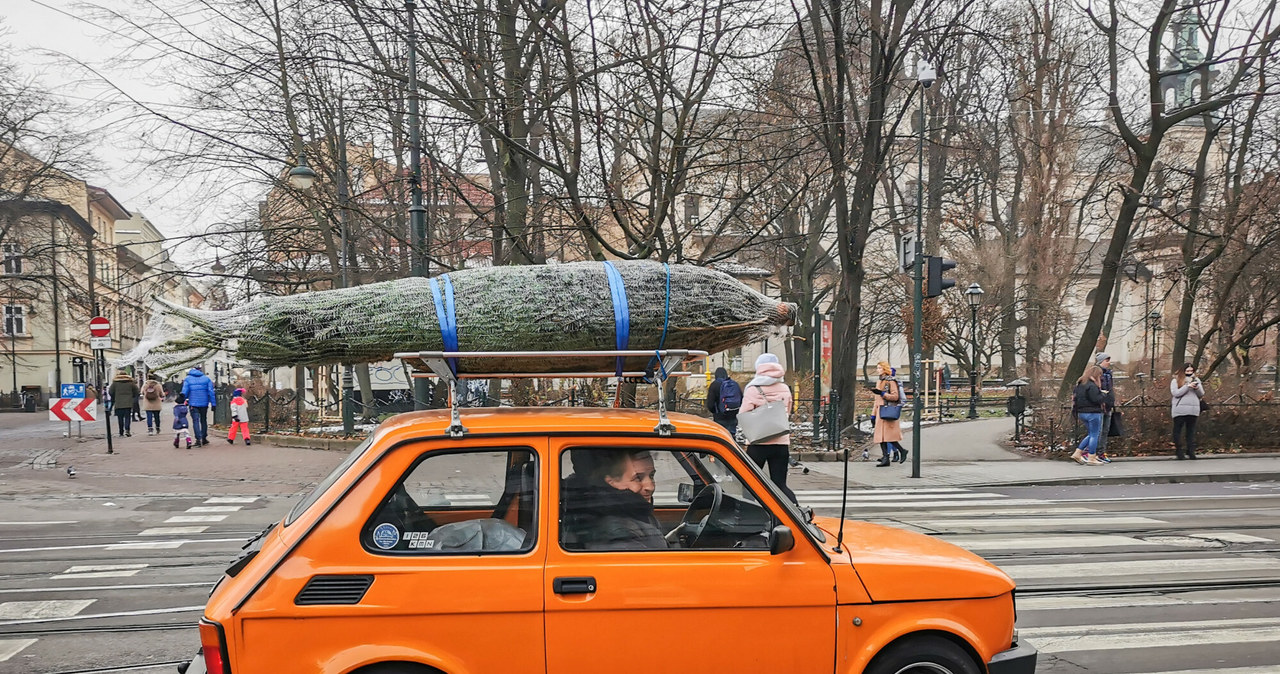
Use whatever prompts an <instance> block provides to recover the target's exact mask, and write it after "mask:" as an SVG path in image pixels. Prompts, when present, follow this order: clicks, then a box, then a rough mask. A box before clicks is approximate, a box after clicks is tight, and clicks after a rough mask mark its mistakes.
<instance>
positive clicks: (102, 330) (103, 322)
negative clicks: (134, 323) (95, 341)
mask: <svg viewBox="0 0 1280 674" xmlns="http://www.w3.org/2000/svg"><path fill="white" fill-rule="evenodd" d="M89 334H90V335H93V336H94V337H106V336H107V335H109V334H111V321H108V320H107V319H106V318H104V317H102V316H94V317H93V318H92V319H90V320H89Z"/></svg>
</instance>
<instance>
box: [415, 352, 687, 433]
mask: <svg viewBox="0 0 1280 674" xmlns="http://www.w3.org/2000/svg"><path fill="white" fill-rule="evenodd" d="M706 356H707V352H706V351H697V350H694V349H655V350H652V351H635V350H631V351H409V352H405V353H397V354H395V357H396V358H399V359H400V361H401V362H403V363H404V364H405V365H407V366H409V367H411V368H413V369H414V370H415V372H413V373H412V374H411V375H410V376H411V377H412V378H415V379H419V378H424V377H434V378H439V379H441V380H443V381H446V382H448V383H449V413H450V416H451V421H450V424H449V431H448V432H449V437H453V438H461V437H463V436H464V435H466V433H467V428H466V427H465V426H463V425H462V417H461V414H460V412H459V409H458V405H457V401H458V398H459V396H460V394H461V393H462V391H461V386H462V382H463V381H465V380H468V379H542V378H546V379H607V378H612V377H619V376H620V377H622V378H624V379H641V380H643V381H646V382H648V383H651V384H656V385H658V425H657V426H655V427H654V428H653V430H654V432H656V433H658V434H659V435H663V436H668V435H671V433H672V432H673V431H675V429H676V428H675V426H674V425H672V424H671V421H670V420H669V419H668V418H667V400H666V387H665V386H662V384H663V383H664V382H665V381H666V380H667V379H669V378H671V377H688V376H689V375H691V374H693V373H692V372H689V371H687V370H681V369H679V368H680V366H681V365H682V364H684V363H685V362H686V361H689V360H695V359H698V358H705V357H706ZM558 358H559V359H564V358H569V359H577V360H591V359H597V358H598V359H600V360H602V361H605V362H611V363H614V364H617V367H616V368H615V369H614V370H613V371H608V370H605V369H601V370H599V371H594V372H529V371H516V368H512V371H501V370H494V371H485V372H466V371H459V370H460V369H461V368H459V367H458V365H459V361H460V360H463V359H467V360H472V359H485V360H502V359H508V360H514V361H517V362H516V363H515V364H521V363H520V361H525V362H527V361H528V360H529V359H535V360H542V361H545V360H549V359H558ZM626 358H648V359H650V360H649V364H648V365H647V366H646V367H645V369H644V370H634V369H633V370H624V369H623V368H622V363H623V359H626ZM522 369H527V368H522Z"/></svg>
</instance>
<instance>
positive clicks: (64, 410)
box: [49, 398, 98, 421]
mask: <svg viewBox="0 0 1280 674" xmlns="http://www.w3.org/2000/svg"><path fill="white" fill-rule="evenodd" d="M97 402H98V401H97V400H94V399H93V398H54V399H53V402H51V403H49V421H97V420H98V405H97Z"/></svg>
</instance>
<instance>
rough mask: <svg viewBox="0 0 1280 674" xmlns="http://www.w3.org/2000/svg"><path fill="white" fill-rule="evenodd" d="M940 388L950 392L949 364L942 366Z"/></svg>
mask: <svg viewBox="0 0 1280 674" xmlns="http://www.w3.org/2000/svg"><path fill="white" fill-rule="evenodd" d="M942 388H944V389H946V390H948V391H950V390H951V363H943V364H942Z"/></svg>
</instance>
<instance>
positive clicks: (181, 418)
mask: <svg viewBox="0 0 1280 674" xmlns="http://www.w3.org/2000/svg"><path fill="white" fill-rule="evenodd" d="M190 416H191V406H190V405H187V397H186V396H184V395H182V394H181V393H179V394H178V396H177V397H176V398H174V399H173V431H174V432H173V448H174V449H177V448H178V442H179V441H180V440H182V439H183V438H186V440H187V449H191V429H190V424H189V423H188V418H189V417H190Z"/></svg>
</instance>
